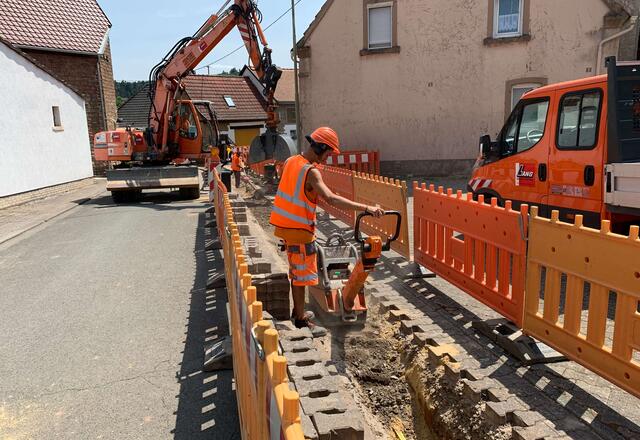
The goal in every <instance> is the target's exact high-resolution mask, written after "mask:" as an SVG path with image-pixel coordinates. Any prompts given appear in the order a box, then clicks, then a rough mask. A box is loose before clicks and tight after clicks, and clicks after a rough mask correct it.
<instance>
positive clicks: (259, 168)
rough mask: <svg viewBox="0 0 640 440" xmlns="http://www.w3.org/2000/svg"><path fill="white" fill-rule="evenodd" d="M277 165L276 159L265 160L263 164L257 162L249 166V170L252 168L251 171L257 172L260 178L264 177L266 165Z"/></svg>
mask: <svg viewBox="0 0 640 440" xmlns="http://www.w3.org/2000/svg"><path fill="white" fill-rule="evenodd" d="M275 163H276V161H275V159H268V160H263V161H262V162H255V163H252V164H249V168H251V170H253V172H255V173H256V174H258V175H260V176H264V174H265V170H264V167H265V165H273V164H275Z"/></svg>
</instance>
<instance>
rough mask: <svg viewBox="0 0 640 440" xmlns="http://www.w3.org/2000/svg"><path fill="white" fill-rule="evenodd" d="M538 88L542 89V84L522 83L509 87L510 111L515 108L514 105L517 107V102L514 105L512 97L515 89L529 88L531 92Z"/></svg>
mask: <svg viewBox="0 0 640 440" xmlns="http://www.w3.org/2000/svg"><path fill="white" fill-rule="evenodd" d="M538 87H542V84H538V83H522V84H514V85H512V86H511V111H513V109H514V108H516V105H518V103H517V102H516V103H514V102H513V96H514V95H513V92H514V90H515V89H526V88H531V90H535V89H537V88H538ZM531 90H529V91H528V92H525V93H523V94H522V96H524V95H526V94H527V93H529V92H530V91H531ZM518 101H519V100H518Z"/></svg>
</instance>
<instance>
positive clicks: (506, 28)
mask: <svg viewBox="0 0 640 440" xmlns="http://www.w3.org/2000/svg"><path fill="white" fill-rule="evenodd" d="M522 2H523V0H494V9H493V10H494V19H493V20H494V22H493V29H494V32H493V34H494V35H493V36H494V38H501V37H517V36H520V35H522V10H523V7H522V6H523V5H522Z"/></svg>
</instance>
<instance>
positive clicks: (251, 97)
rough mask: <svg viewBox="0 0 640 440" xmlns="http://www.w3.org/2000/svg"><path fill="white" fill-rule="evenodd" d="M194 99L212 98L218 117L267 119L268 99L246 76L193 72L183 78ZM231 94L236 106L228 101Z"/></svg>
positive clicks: (187, 90)
mask: <svg viewBox="0 0 640 440" xmlns="http://www.w3.org/2000/svg"><path fill="white" fill-rule="evenodd" d="M182 83H183V84H184V86H185V90H186V92H187V94H188V95H189V96H190V97H191V99H193V100H201V101H211V103H212V104H213V108H214V109H215V111H216V115H217V117H218V121H222V122H224V121H264V120H266V119H267V112H266V105H267V104H266V101H265V100H264V98H263V97H262V96H261V95H260V92H259V91H258V90H256V88H255V87H254V86H253V85H252V84H251V80H250V79H249V78H246V77H244V76H222V75H189V76H187V77H186V78H184V79H183V80H182ZM225 96H229V97H231V99H232V100H233V103H234V104H235V107H230V106H229V105H227V103H226V101H225V99H224V97H225Z"/></svg>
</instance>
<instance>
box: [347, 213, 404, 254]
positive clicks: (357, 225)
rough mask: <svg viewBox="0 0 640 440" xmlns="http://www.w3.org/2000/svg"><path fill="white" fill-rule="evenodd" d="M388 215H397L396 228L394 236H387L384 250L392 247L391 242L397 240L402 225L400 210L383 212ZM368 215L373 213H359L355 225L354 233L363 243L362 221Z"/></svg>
mask: <svg viewBox="0 0 640 440" xmlns="http://www.w3.org/2000/svg"><path fill="white" fill-rule="evenodd" d="M387 215H393V216H395V217H396V230H395V232H394V233H393V236H392V237H387V240H386V241H385V242H384V244H383V245H382V250H383V251H388V250H389V249H391V243H392V242H394V241H396V240H397V239H398V237H399V236H400V226H402V215H400V213H399V212H398V211H385V212H384V214H383V217H384V216H387ZM366 216H371V217H373V214H371V213H369V212H361V213H360V214H358V217H357V218H356V227H355V231H354V234H355V239H356V241H357V242H358V243H360V244H361V245H364V238H362V234H360V221H361V220H362V218H363V217H366Z"/></svg>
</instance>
